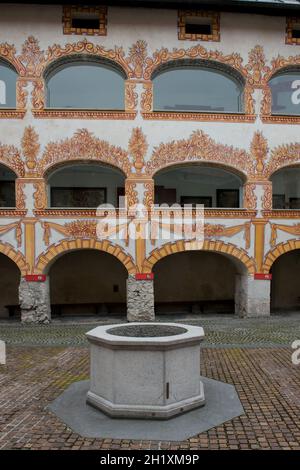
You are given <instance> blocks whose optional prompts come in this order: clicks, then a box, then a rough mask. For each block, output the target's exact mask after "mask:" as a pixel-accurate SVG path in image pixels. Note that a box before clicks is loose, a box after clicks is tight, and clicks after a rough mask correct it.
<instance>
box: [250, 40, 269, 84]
mask: <svg viewBox="0 0 300 470" xmlns="http://www.w3.org/2000/svg"><path fill="white" fill-rule="evenodd" d="M246 70H247V72H248V79H249V82H250V83H251V85H254V86H256V87H260V86H261V82H262V78H263V75H264V73H265V72H267V71H268V70H269V67H267V66H266V57H265V54H264V50H263V47H262V46H258V45H256V46H255V47H254V48H253V49H251V51H250V52H249V54H248V64H247V65H246Z"/></svg>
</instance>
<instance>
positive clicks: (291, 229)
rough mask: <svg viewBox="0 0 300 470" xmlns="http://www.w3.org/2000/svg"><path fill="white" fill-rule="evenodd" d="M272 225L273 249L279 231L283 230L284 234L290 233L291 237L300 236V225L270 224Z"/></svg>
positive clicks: (271, 242) (271, 243)
mask: <svg viewBox="0 0 300 470" xmlns="http://www.w3.org/2000/svg"><path fill="white" fill-rule="evenodd" d="M270 225H271V239H270V245H271V246H272V247H274V246H275V245H276V241H277V231H278V230H281V231H282V232H286V233H290V234H291V235H297V236H300V223H298V224H293V225H278V224H270Z"/></svg>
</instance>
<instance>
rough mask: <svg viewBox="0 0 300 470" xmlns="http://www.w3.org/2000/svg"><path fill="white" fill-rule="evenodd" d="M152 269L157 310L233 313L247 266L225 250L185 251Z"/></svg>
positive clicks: (166, 311)
mask: <svg viewBox="0 0 300 470" xmlns="http://www.w3.org/2000/svg"><path fill="white" fill-rule="evenodd" d="M153 272H154V295H155V308H156V313H158V314H159V313H169V314H170V313H203V314H206V313H230V314H233V313H234V311H235V303H236V304H238V303H239V302H238V301H237V299H236V296H237V295H238V294H237V291H238V286H237V284H238V277H240V276H241V275H245V274H246V268H245V266H243V265H242V263H240V262H239V261H238V260H235V259H234V258H232V257H230V256H227V255H225V254H220V253H215V252H207V251H185V252H180V253H175V254H172V255H169V256H166V257H164V258H162V259H161V260H159V261H158V262H157V263H156V264H155V265H154V268H153Z"/></svg>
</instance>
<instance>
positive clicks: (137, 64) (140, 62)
mask: <svg viewBox="0 0 300 470" xmlns="http://www.w3.org/2000/svg"><path fill="white" fill-rule="evenodd" d="M146 58H147V43H146V41H143V40H141V39H140V40H138V41H137V42H136V43H135V44H133V45H132V46H131V48H130V49H129V57H128V59H127V63H128V65H131V66H132V72H131V74H132V76H134V77H135V78H142V77H143V70H144V65H145V63H146Z"/></svg>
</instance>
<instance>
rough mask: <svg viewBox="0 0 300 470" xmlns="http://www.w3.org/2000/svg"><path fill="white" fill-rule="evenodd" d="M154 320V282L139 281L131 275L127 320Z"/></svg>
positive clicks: (129, 278) (128, 289) (128, 282)
mask: <svg viewBox="0 0 300 470" xmlns="http://www.w3.org/2000/svg"><path fill="white" fill-rule="evenodd" d="M154 319H155V313H154V289H153V280H152V279H147V280H137V279H135V277H134V276H131V275H130V276H129V277H128V279H127V320H128V321H130V322H136V321H143V322H145V321H153V320H154Z"/></svg>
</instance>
